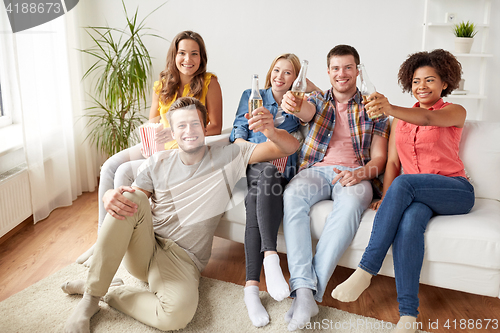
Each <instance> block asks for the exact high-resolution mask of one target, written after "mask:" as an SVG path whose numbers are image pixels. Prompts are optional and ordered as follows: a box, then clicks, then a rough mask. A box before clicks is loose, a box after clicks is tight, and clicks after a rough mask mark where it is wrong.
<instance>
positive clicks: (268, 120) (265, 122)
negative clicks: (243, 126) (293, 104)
mask: <svg viewBox="0 0 500 333" xmlns="http://www.w3.org/2000/svg"><path fill="white" fill-rule="evenodd" d="M245 117H246V118H247V119H248V129H249V130H251V131H254V132H255V133H257V132H262V133H263V134H264V135H265V136H266V137H269V133H270V132H274V130H275V127H274V119H273V115H272V114H271V112H269V110H268V109H266V108H265V107H263V106H261V107H259V108H257V109H255V110H253V111H252V114H251V115H250V114H246V115H245Z"/></svg>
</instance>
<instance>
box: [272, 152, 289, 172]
mask: <svg viewBox="0 0 500 333" xmlns="http://www.w3.org/2000/svg"><path fill="white" fill-rule="evenodd" d="M286 162H288V156H285V157H282V158H278V159H276V160H273V161H271V163H272V164H274V165H275V166H276V168H278V171H279V172H280V173H284V172H285V167H286Z"/></svg>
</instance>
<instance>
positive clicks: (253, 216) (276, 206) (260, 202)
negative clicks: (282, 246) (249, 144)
mask: <svg viewBox="0 0 500 333" xmlns="http://www.w3.org/2000/svg"><path fill="white" fill-rule="evenodd" d="M286 182H287V181H286V179H285V178H284V177H283V176H282V175H281V174H280V173H279V172H278V169H277V168H276V167H275V166H274V165H273V164H272V163H268V162H264V163H256V164H251V165H249V166H248V168H247V187H248V194H247V196H246V198H245V208H246V226H245V260H246V280H247V281H249V280H252V281H260V272H261V270H262V261H263V260H264V252H265V251H276V241H277V238H278V229H279V227H280V224H281V220H282V219H283V188H284V187H285V185H286Z"/></svg>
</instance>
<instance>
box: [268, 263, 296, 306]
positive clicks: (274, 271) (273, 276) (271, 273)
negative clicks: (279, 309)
mask: <svg viewBox="0 0 500 333" xmlns="http://www.w3.org/2000/svg"><path fill="white" fill-rule="evenodd" d="M264 274H265V275H266V286H267V292H268V293H269V295H271V297H272V298H274V299H275V300H277V301H278V302H280V301H282V300H284V299H285V298H287V297H288V296H290V287H288V283H286V280H285V277H284V276H283V272H282V271H281V266H280V257H279V256H278V255H277V254H276V253H273V254H271V255H269V256H267V257H265V258H264Z"/></svg>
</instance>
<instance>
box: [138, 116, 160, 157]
mask: <svg viewBox="0 0 500 333" xmlns="http://www.w3.org/2000/svg"><path fill="white" fill-rule="evenodd" d="M162 129H163V124H161V123H146V124H143V125H141V126H139V131H140V133H141V151H142V155H143V156H144V157H146V158H148V157H149V156H151V155H153V154H154V153H156V152H157V151H158V150H159V149H158V147H157V146H156V141H155V135H156V132H158V131H161V130H162Z"/></svg>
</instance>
